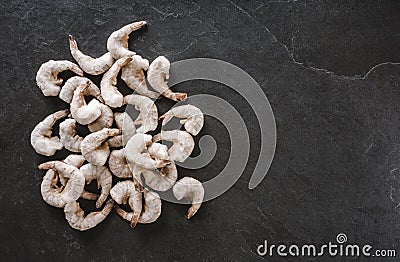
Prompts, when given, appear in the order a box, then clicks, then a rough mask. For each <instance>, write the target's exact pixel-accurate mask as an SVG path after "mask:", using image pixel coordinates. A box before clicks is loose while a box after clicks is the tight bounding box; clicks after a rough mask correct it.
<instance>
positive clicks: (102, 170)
mask: <svg viewBox="0 0 400 262" xmlns="http://www.w3.org/2000/svg"><path fill="white" fill-rule="evenodd" d="M80 171H81V172H82V174H83V175H84V177H85V180H86V184H90V183H91V182H92V181H93V180H97V188H100V187H101V194H100V196H99V198H98V200H97V202H96V208H100V207H101V206H102V205H103V203H104V202H105V201H106V199H107V197H108V195H109V194H110V190H111V187H112V175H111V172H110V171H109V170H108V168H107V167H105V166H96V165H93V164H91V163H89V164H86V165H83V166H82V167H81V168H80Z"/></svg>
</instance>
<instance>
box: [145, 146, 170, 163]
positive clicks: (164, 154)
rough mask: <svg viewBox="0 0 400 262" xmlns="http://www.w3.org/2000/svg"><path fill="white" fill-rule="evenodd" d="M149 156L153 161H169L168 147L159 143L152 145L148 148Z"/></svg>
mask: <svg viewBox="0 0 400 262" xmlns="http://www.w3.org/2000/svg"><path fill="white" fill-rule="evenodd" d="M147 151H148V152H149V154H150V156H151V157H152V158H154V159H162V160H169V159H170V158H169V155H168V147H167V146H166V145H163V144H160V143H156V142H154V143H152V144H151V145H150V146H149V147H148V148H147Z"/></svg>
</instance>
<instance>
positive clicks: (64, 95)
mask: <svg viewBox="0 0 400 262" xmlns="http://www.w3.org/2000/svg"><path fill="white" fill-rule="evenodd" d="M87 82H89V83H90V84H89V85H88V87H87V88H86V89H85V90H84V91H83V95H85V96H93V97H95V98H96V99H97V100H99V101H101V102H103V98H102V97H101V93H100V89H99V88H98V87H97V86H96V85H95V83H93V82H92V80H90V79H89V78H87V77H82V76H73V77H71V78H70V79H68V80H67V81H66V82H65V84H64V85H63V87H62V88H61V91H60V94H59V95H58V97H59V98H60V99H61V100H63V101H64V102H67V103H71V101H72V98H73V96H74V92H75V90H76V89H77V88H78V86H80V85H82V84H85V83H87Z"/></svg>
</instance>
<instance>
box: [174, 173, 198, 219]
mask: <svg viewBox="0 0 400 262" xmlns="http://www.w3.org/2000/svg"><path fill="white" fill-rule="evenodd" d="M172 191H173V193H174V196H175V197H176V199H178V200H181V199H183V198H185V199H187V200H188V201H190V202H191V203H192V206H191V207H190V208H189V211H188V213H187V218H188V219H190V218H191V217H192V216H193V215H194V214H196V212H197V210H199V208H200V206H201V203H202V202H203V198H204V188H203V185H202V184H201V182H200V181H198V180H196V179H194V178H192V177H184V178H182V179H181V180H179V181H178V182H176V184H175V185H174V187H173V189H172Z"/></svg>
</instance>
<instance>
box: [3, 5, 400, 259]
mask: <svg viewBox="0 0 400 262" xmlns="http://www.w3.org/2000/svg"><path fill="white" fill-rule="evenodd" d="M330 2H332V1H266V2H260V1H240V2H239V1H230V0H228V1H221V2H219V1H218V2H216V3H214V1H201V2H200V1H199V2H197V3H196V2H185V3H183V2H182V3H181V2H180V1H176V2H168V1H153V2H149V1H119V2H118V3H117V1H85V2H84V1H49V0H45V1H10V2H8V1H2V2H1V3H0V29H1V32H2V36H1V38H0V46H1V50H0V54H1V64H2V66H1V68H2V70H1V71H0V84H1V88H0V97H1V98H2V102H1V107H2V108H1V111H0V120H1V125H2V127H1V133H0V139H1V140H0V141H1V151H2V152H1V160H0V161H1V167H2V168H1V178H2V179H1V182H0V201H1V217H0V223H1V237H2V244H1V247H0V250H1V256H2V259H4V261H13V260H19V261H29V260H32V261H42V260H49V261H54V260H56V259H57V260H60V259H61V260H81V261H83V260H115V261H132V260H136V259H139V260H157V261H160V260H161V261H167V260H222V259H223V258H225V259H227V260H237V261H244V260H248V261H250V260H254V261H257V260H260V258H259V257H258V255H257V254H256V248H257V245H259V244H260V243H262V242H263V241H264V239H266V240H268V241H269V242H271V243H272V242H273V243H275V244H278V243H286V244H290V243H297V244H304V243H309V244H312V243H315V244H324V243H327V242H329V241H332V242H335V238H336V235H337V234H338V233H340V232H343V233H345V234H346V235H347V236H348V239H349V240H348V241H349V242H350V243H357V244H360V245H361V244H366V243H368V244H371V245H373V246H374V248H386V249H396V250H397V251H398V252H400V245H399V240H400V238H399V236H400V230H399V222H398V221H399V214H398V212H397V211H396V206H397V205H398V204H399V203H400V197H399V194H398V193H399V192H400V191H399V190H400V161H399V157H400V132H399V130H400V129H399V127H400V125H399V124H400V118H399V116H400V113H399V112H400V103H399V101H400V100H399V99H400V86H399V83H400V66H399V65H398V64H395V62H399V60H400V51H399V50H400V49H399V46H400V20H399V17H398V14H399V13H400V4H399V2H398V1H385V2H383V1H345V2H346V3H343V2H342V1H340V3H336V4H333V3H330ZM135 20H147V21H148V22H149V26H148V28H147V29H145V30H143V31H142V32H140V33H138V34H135V35H134V36H132V38H131V40H130V46H131V48H133V49H134V50H136V51H137V52H138V53H139V54H141V55H143V56H144V57H146V58H148V59H149V60H153V59H154V58H155V57H157V56H158V55H165V56H166V57H168V58H169V60H170V61H172V62H173V61H178V60H181V59H185V58H194V57H210V58H216V59H222V60H225V61H227V62H230V63H232V64H235V65H237V66H239V67H241V68H243V69H244V70H246V71H247V72H248V73H249V74H250V75H251V76H252V77H253V78H254V79H255V80H256V81H257V82H258V83H259V84H260V85H261V87H262V88H263V90H264V92H265V94H266V95H267V97H268V98H269V101H270V103H271V106H272V108H273V110H274V114H275V118H276V123H277V132H278V140H277V149H276V154H275V159H274V161H273V163H272V166H271V169H270V171H269V172H268V175H267V177H266V179H264V181H263V182H262V183H261V184H260V185H259V186H258V187H257V188H256V189H255V190H253V191H250V190H248V189H247V183H248V180H249V177H250V175H251V172H252V170H253V168H254V166H255V163H256V160H257V156H258V151H259V148H258V143H259V139H260V133H259V130H258V124H257V122H256V118H255V116H254V115H253V113H252V111H251V107H250V106H249V105H248V104H247V103H246V102H245V100H244V99H243V98H241V97H240V96H239V95H238V94H237V93H235V92H233V91H232V90H230V89H229V88H227V87H224V86H221V85H217V84H215V83H210V82H206V81H193V82H189V83H184V84H182V85H179V86H177V87H176V90H184V91H187V92H188V93H189V94H200V93H207V94H213V95H217V96H219V97H221V98H223V99H225V100H227V101H229V102H230V103H231V104H232V105H234V106H235V107H236V108H237V110H239V112H240V113H241V115H242V116H243V118H244V119H245V120H246V124H247V125H248V131H249V133H250V135H251V146H252V151H251V156H250V160H249V162H248V166H247V168H246V171H245V173H244V175H243V176H242V178H241V180H240V181H239V182H238V183H237V184H235V186H234V187H232V188H231V189H230V190H229V191H228V192H226V193H225V194H224V195H222V196H221V197H219V198H217V199H215V200H213V201H211V202H207V203H205V204H204V206H203V207H202V208H201V210H200V212H199V213H198V214H196V215H195V216H194V217H193V219H192V220H190V221H187V220H186V219H185V218H184V216H183V214H184V213H185V212H186V209H187V206H180V205H173V204H169V203H164V204H163V212H162V215H161V217H160V218H159V220H158V221H157V222H156V223H154V224H151V225H138V226H137V228H135V229H134V230H131V229H130V228H129V226H128V224H127V223H125V222H124V221H122V219H120V218H119V217H118V216H117V215H116V214H112V215H111V216H110V217H109V218H108V219H107V220H106V221H105V222H104V223H102V224H101V225H99V226H98V227H96V228H95V229H93V230H91V231H88V232H83V233H82V232H77V231H75V230H72V229H71V228H70V227H69V226H68V224H67V223H66V221H65V220H64V214H63V212H62V210H60V209H56V208H52V207H50V206H48V205H47V204H46V203H44V202H43V201H42V199H41V195H40V183H41V179H42V176H43V174H44V172H41V171H39V170H37V168H36V167H37V165H38V164H39V163H41V162H43V161H46V159H47V158H45V157H42V156H39V155H37V154H36V153H35V152H34V150H33V149H32V148H31V146H30V132H31V130H32V129H33V127H34V126H35V125H36V124H37V123H38V122H39V121H41V119H43V118H44V117H45V116H46V115H48V114H49V113H51V112H54V111H56V110H58V109H62V108H65V107H66V106H67V105H66V104H63V103H61V102H60V100H59V99H58V98H48V97H44V96H43V95H42V93H41V91H40V90H39V88H37V86H36V84H35V75H36V71H37V69H38V68H39V66H40V65H41V63H43V62H45V61H47V60H49V59H69V60H72V57H71V56H70V54H69V49H68V41H67V35H68V34H73V35H74V36H75V37H76V38H77V40H78V44H79V45H80V48H81V49H82V50H83V51H86V52H87V53H90V54H91V55H93V56H99V55H101V54H102V53H104V52H105V50H106V40H107V37H108V36H109V34H110V33H111V32H112V31H114V30H115V29H117V28H119V27H121V26H122V25H124V24H127V23H129V22H132V21H135ZM387 62H393V63H387ZM300 63H304V65H302V64H300ZM376 65H378V66H376ZM372 68H373V69H372ZM371 69H372V70H371ZM367 72H368V73H367ZM64 76H69V75H68V74H64ZM94 80H95V81H97V82H98V81H99V79H98V78H94ZM162 103H165V104H168V102H166V101H162ZM170 104H171V103H170ZM170 104H169V105H170ZM202 134H210V135H212V136H214V137H215V139H216V140H217V142H218V152H217V156H216V158H215V159H214V160H213V162H212V163H211V164H210V165H208V166H207V167H205V168H203V169H201V170H195V171H190V170H183V169H180V170H179V171H180V175H181V176H184V175H189V176H193V177H196V178H198V179H200V180H202V181H204V180H206V179H209V178H211V177H213V176H214V175H215V174H218V172H219V171H221V170H222V168H223V167H224V163H225V162H226V160H227V152H229V145H230V141H229V138H227V133H226V131H225V129H224V127H223V125H222V124H221V123H219V122H217V121H216V120H213V119H206V125H205V128H204V130H203V131H202ZM233 143H234V141H233ZM63 156H65V152H59V153H57V154H56V155H55V156H54V157H52V158H51V159H60V158H61V157H63ZM274 260H277V261H285V259H281V260H279V259H278V258H277V257H274V259H269V261H274ZM302 260H303V259H302ZM310 260H313V261H321V260H320V259H319V258H314V259H310ZM329 260H330V259H329V258H328V257H325V258H324V261H329ZM332 260H339V258H337V257H336V258H334V259H332ZM363 260H364V259H363V258H362V259H360V261H363ZM296 261H297V260H296ZM371 261H372V260H371ZM382 261H384V260H382ZM386 261H387V260H386Z"/></svg>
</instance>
